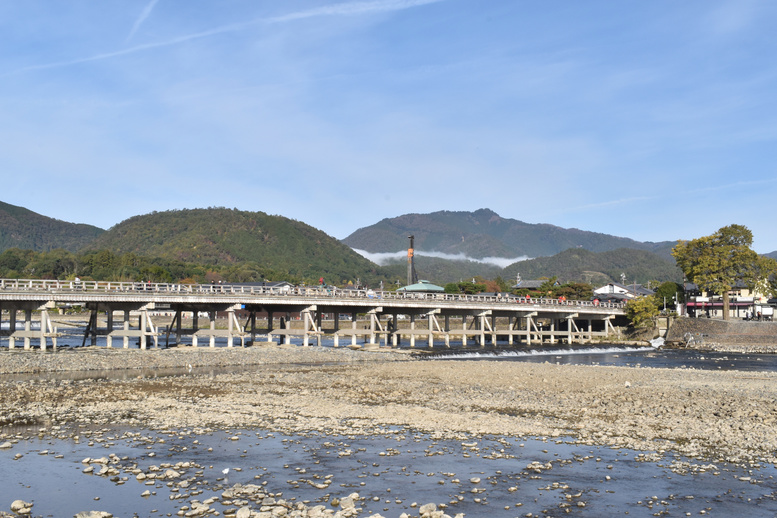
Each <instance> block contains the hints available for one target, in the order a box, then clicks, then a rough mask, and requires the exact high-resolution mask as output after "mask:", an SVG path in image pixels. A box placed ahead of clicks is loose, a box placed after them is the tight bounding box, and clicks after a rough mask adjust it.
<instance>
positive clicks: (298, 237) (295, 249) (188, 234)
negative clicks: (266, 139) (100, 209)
mask: <svg viewBox="0 0 777 518" xmlns="http://www.w3.org/2000/svg"><path fill="white" fill-rule="evenodd" d="M87 249H88V250H103V249H107V250H110V251H111V252H113V253H115V254H124V253H128V252H131V253H134V254H138V255H143V256H150V257H162V258H166V259H171V260H177V261H182V262H186V263H198V264H203V265H224V264H239V263H246V262H251V263H256V264H258V265H259V266H260V267H261V268H262V269H263V270H265V271H269V272H277V273H283V274H290V275H295V276H299V277H307V278H315V279H319V277H324V280H325V282H329V283H340V282H342V281H343V280H355V279H356V277H360V276H361V278H362V279H364V278H365V277H369V276H373V277H374V276H375V274H376V272H377V267H376V265H375V264H373V263H372V262H370V261H368V260H367V259H365V258H364V257H362V256H360V255H359V254H357V253H356V252H354V251H353V250H351V249H350V248H349V247H347V246H345V245H344V244H342V243H340V242H339V241H338V240H337V239H335V238H333V237H331V236H329V235H327V234H325V233H324V232H322V231H320V230H317V229H315V228H313V227H311V226H310V225H307V224H305V223H302V222H299V221H295V220H292V219H288V218H285V217H282V216H270V215H267V214H265V213H263V212H247V211H239V210H232V209H225V208H210V209H191V210H175V211H167V212H153V213H151V214H146V215H143V216H135V217H132V218H130V219H127V220H125V221H122V222H121V223H119V224H118V225H116V226H114V227H112V228H110V229H109V230H108V231H106V232H105V233H104V234H102V235H101V236H99V237H98V238H97V239H95V240H94V241H93V242H92V243H90V244H89V246H88V247H87Z"/></svg>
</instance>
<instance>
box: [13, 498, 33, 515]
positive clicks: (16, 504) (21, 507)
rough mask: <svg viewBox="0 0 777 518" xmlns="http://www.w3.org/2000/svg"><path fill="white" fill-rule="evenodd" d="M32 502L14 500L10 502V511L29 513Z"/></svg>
mask: <svg viewBox="0 0 777 518" xmlns="http://www.w3.org/2000/svg"><path fill="white" fill-rule="evenodd" d="M32 505H33V504H32V502H25V501H24V500H14V501H13V502H11V511H13V512H15V513H16V514H30V513H31V512H32Z"/></svg>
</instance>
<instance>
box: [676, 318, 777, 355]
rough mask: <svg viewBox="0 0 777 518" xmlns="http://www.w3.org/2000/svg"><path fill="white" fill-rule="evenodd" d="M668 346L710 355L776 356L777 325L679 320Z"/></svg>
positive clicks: (739, 321) (729, 321)
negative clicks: (710, 353)
mask: <svg viewBox="0 0 777 518" xmlns="http://www.w3.org/2000/svg"><path fill="white" fill-rule="evenodd" d="M689 339H693V341H692V342H691V343H688V342H689ZM666 342H667V343H669V344H673V345H676V346H679V347H686V346H689V347H692V348H694V349H699V350H707V351H719V352H735V353H758V354H775V353H777V322H757V321H743V320H728V321H725V320H717V319H709V318H676V319H675V320H674V322H673V323H672V325H671V327H670V328H669V331H668V332H667V336H666Z"/></svg>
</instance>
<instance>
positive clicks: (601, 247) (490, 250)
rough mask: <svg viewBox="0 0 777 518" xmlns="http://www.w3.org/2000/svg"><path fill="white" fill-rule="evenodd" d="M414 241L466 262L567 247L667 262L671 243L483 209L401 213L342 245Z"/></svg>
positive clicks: (373, 248) (377, 248)
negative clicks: (632, 252) (628, 251)
mask: <svg viewBox="0 0 777 518" xmlns="http://www.w3.org/2000/svg"><path fill="white" fill-rule="evenodd" d="M410 235H414V236H415V248H416V249H417V250H425V251H430V252H431V251H435V252H443V253H447V254H464V255H466V256H468V257H472V258H476V259H482V258H484V257H545V256H552V255H555V254H557V253H559V252H562V251H564V250H567V249H570V248H583V249H586V250H589V251H591V252H605V251H608V250H616V249H619V248H633V249H636V250H644V251H648V252H653V253H655V254H658V255H660V256H662V257H665V258H667V259H669V258H670V257H671V256H670V255H669V252H670V250H671V249H672V247H673V246H674V245H675V244H676V242H675V241H663V242H659V243H651V242H639V241H634V240H633V239H628V238H625V237H615V236H611V235H608V234H601V233H598V232H588V231H585V230H579V229H575V228H572V229H566V228H561V227H557V226H554V225H548V224H535V223H524V222H523V221H518V220H515V219H506V218H502V217H500V216H499V215H498V214H497V213H495V212H494V211H492V210H489V209H480V210H476V211H475V212H452V211H440V212H433V213H430V214H405V215H403V216H398V217H396V218H387V219H384V220H381V221H379V222H378V223H376V224H374V225H371V226H369V227H364V228H360V229H358V230H357V231H355V232H354V233H352V234H351V235H350V236H348V237H346V238H345V239H343V243H345V244H346V245H348V246H350V247H351V248H355V249H358V250H365V251H367V252H373V253H375V252H396V251H397V250H403V249H406V248H407V247H408V246H409V241H408V236H410Z"/></svg>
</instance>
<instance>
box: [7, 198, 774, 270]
mask: <svg viewBox="0 0 777 518" xmlns="http://www.w3.org/2000/svg"><path fill="white" fill-rule="evenodd" d="M411 234H413V235H415V246H416V250H417V254H418V255H417V257H416V259H417V260H416V267H417V269H418V271H419V275H420V276H421V278H424V279H428V280H430V281H431V282H435V283H438V284H445V283H448V282H459V281H461V280H466V279H470V278H473V277H476V276H480V277H482V278H486V279H489V278H490V279H493V278H496V277H502V278H503V279H504V280H505V281H507V282H508V283H512V282H513V281H514V280H515V278H516V275H518V274H520V275H521V277H522V278H524V279H530V278H538V277H552V276H557V277H558V278H559V279H560V280H562V281H584V282H591V283H593V284H599V283H605V282H609V281H613V280H620V275H621V274H625V275H626V278H627V280H629V281H634V280H636V281H637V282H645V281H647V280H660V281H663V280H678V279H681V278H682V277H681V275H680V274H679V270H678V269H677V268H676V265H675V262H674V260H673V259H672V258H671V256H670V255H669V251H670V250H671V248H672V246H674V244H675V242H673V241H672V242H670V241H666V242H662V243H640V242H637V241H634V240H631V239H627V238H620V237H614V236H609V235H606V234H600V233H595V232H586V231H582V230H578V229H563V228H560V227H556V226H553V225H546V224H529V223H524V222H520V221H517V220H512V219H505V218H501V217H500V216H499V215H498V214H496V213H495V212H493V211H490V210H488V209H481V210H478V211H475V212H450V211H442V212H435V213H432V214H407V215H404V216H399V217H397V218H391V219H385V220H382V221H380V222H378V223H376V224H375V225H372V226H370V227H364V228H361V229H359V230H357V231H356V232H354V233H353V234H352V235H351V236H349V237H348V238H346V239H344V240H343V241H338V240H337V239H335V238H333V237H331V236H329V235H327V234H326V233H324V232H322V231H320V230H317V229H315V228H314V227H311V226H310V225H307V224H305V223H302V222H299V221H295V220H291V219H288V218H285V217H283V216H270V215H267V214H265V213H262V212H249V211H240V210H236V209H235V210H233V209H225V208H209V209H186V210H174V211H166V212H154V213H151V214H146V215H141V216H135V217H132V218H129V219H127V220H125V221H123V222H121V223H119V224H117V225H115V226H114V227H112V228H111V229H109V230H107V231H105V230H102V229H99V228H97V227H92V226H90V225H77V224H73V223H66V222H62V221H59V220H55V219H52V218H48V217H45V216H41V215H39V214H36V213H34V212H32V211H29V210H27V209H24V208H21V207H15V206H13V205H9V204H5V203H2V202H0V252H2V251H3V250H6V249H8V248H13V247H18V248H22V249H29V250H35V251H39V252H45V251H48V250H52V249H55V248H64V249H66V250H69V251H73V252H89V251H98V250H108V251H111V252H113V253H115V254H125V253H131V254H137V255H142V256H146V257H151V258H153V257H159V258H165V259H169V260H174V261H181V262H185V263H192V264H200V265H203V268H205V269H207V268H208V265H221V266H224V265H228V266H227V267H228V269H229V271H233V272H237V273H240V272H241V271H242V270H245V276H246V277H250V276H251V275H252V272H253V273H256V272H262V273H263V275H265V276H270V277H274V278H277V279H282V278H286V277H287V276H291V277H294V278H297V279H301V278H306V279H311V278H313V279H316V280H317V279H318V278H319V277H324V279H325V281H326V282H330V283H340V282H342V281H343V280H346V279H348V280H356V279H361V281H363V282H378V281H385V282H389V283H391V284H392V285H393V284H395V283H396V282H404V280H405V277H406V261H405V260H404V259H398V260H395V261H393V262H392V263H391V264H387V265H385V266H378V265H376V264H375V263H373V262H371V261H369V260H368V259H365V258H364V257H362V256H361V255H359V254H357V253H356V252H354V250H353V249H352V248H355V249H361V250H366V251H368V252H374V253H381V252H382V253H385V252H396V251H398V250H403V249H405V248H407V246H408V245H409V241H408V239H407V236H408V235H411ZM560 248H563V250H560V251H557V250H558V249H560ZM432 250H434V251H437V252H443V253H447V254H452V255H454V256H463V257H471V258H485V257H506V258H511V259H515V258H518V257H521V256H529V257H535V258H534V259H531V260H525V261H518V262H515V263H513V264H511V265H510V266H508V267H507V268H504V269H503V268H501V267H498V266H495V265H491V264H483V263H481V262H475V261H470V260H449V259H442V258H437V257H429V256H424V255H423V252H424V251H432ZM541 254H549V255H546V256H542V255H541ZM775 254H777V252H776V253H775ZM203 271H204V270H203ZM241 276H242V275H237V277H241Z"/></svg>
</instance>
